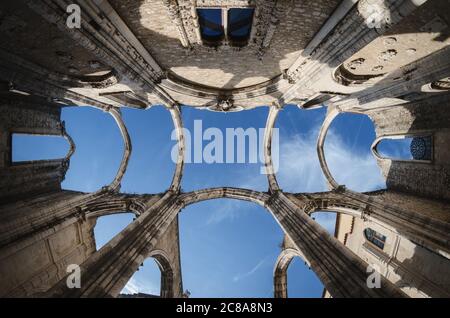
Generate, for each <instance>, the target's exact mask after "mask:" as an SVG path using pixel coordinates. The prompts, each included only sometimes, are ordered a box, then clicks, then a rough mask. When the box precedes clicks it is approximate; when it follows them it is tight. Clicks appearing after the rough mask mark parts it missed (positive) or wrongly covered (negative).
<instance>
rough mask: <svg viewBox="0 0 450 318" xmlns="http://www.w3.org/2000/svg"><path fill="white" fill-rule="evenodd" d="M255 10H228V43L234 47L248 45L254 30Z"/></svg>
mask: <svg viewBox="0 0 450 318" xmlns="http://www.w3.org/2000/svg"><path fill="white" fill-rule="evenodd" d="M253 11H254V10H253V9H250V8H248V9H230V10H228V29H227V31H228V41H229V43H230V44H231V45H234V46H244V45H247V43H248V39H249V38H250V31H251V29H252V21H253Z"/></svg>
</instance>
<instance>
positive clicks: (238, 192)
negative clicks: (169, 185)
mask: <svg viewBox="0 0 450 318" xmlns="http://www.w3.org/2000/svg"><path fill="white" fill-rule="evenodd" d="M269 197H270V196H269V195H268V194H267V193H264V192H259V191H253V190H248V189H241V188H225V187H224V188H209V189H204V190H199V191H192V192H187V193H183V194H181V195H180V197H179V198H180V199H181V200H182V201H183V203H184V204H185V205H191V204H194V203H198V202H201V201H206V200H212V199H220V198H228V199H236V200H242V201H250V202H253V203H256V204H259V205H261V206H263V207H264V206H265V204H266V201H267V200H268V199H269Z"/></svg>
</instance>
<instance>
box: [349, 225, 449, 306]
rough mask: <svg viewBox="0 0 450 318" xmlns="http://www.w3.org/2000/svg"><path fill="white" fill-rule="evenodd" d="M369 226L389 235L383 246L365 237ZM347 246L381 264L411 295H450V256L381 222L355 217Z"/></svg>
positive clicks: (382, 268) (383, 271) (363, 256)
mask: <svg viewBox="0 0 450 318" xmlns="http://www.w3.org/2000/svg"><path fill="white" fill-rule="evenodd" d="M368 227H370V228H372V229H373V230H375V231H377V232H379V233H380V234H382V235H384V236H386V243H385V246H384V249H383V250H381V249H380V248H378V247H377V246H375V245H374V244H372V243H371V242H368V241H367V240H366V238H365V237H364V234H363V232H364V229H365V228H368ZM346 246H347V247H349V248H350V249H351V250H352V251H353V252H354V253H356V254H357V255H358V256H360V257H361V258H362V259H363V260H364V261H366V262H367V263H369V264H375V265H377V266H378V267H379V268H380V271H381V274H382V275H384V276H385V277H386V278H387V279H389V280H390V281H391V282H393V283H394V284H396V285H397V286H399V287H401V288H402V290H403V291H404V292H405V293H406V294H408V295H409V296H411V297H449V296H450V278H449V276H448V275H447V271H448V266H449V261H448V259H446V258H444V257H442V256H439V255H437V254H435V253H433V252H431V251H430V250H427V249H425V248H423V247H421V246H418V245H416V244H414V243H413V242H411V241H409V240H407V239H405V238H404V237H402V236H400V235H398V234H396V233H394V232H392V231H391V230H389V229H387V228H385V227H383V226H381V225H379V224H375V223H373V222H368V221H365V220H363V219H358V218H355V220H354V225H353V231H352V232H351V233H349V234H348V238H347V244H346Z"/></svg>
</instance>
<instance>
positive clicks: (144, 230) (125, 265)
mask: <svg viewBox="0 0 450 318" xmlns="http://www.w3.org/2000/svg"><path fill="white" fill-rule="evenodd" d="M182 207H183V203H182V201H180V200H178V199H177V196H176V195H175V194H174V193H173V192H167V193H166V194H165V195H164V196H163V197H162V198H161V199H160V200H158V201H157V202H156V203H155V204H154V205H152V206H150V207H148V208H147V210H146V211H145V212H144V213H143V214H142V215H140V216H139V217H138V218H137V219H136V220H135V221H134V222H133V223H131V224H130V225H128V226H127V227H126V228H125V229H124V230H123V231H122V232H120V233H119V234H118V235H116V236H115V237H114V238H113V239H112V240H111V241H110V242H109V243H108V244H106V245H105V246H103V247H102V248H101V249H100V250H99V251H97V252H96V253H94V254H93V255H92V256H91V257H90V258H89V259H88V260H87V261H85V262H84V263H83V264H81V265H80V268H81V288H79V289H77V288H74V289H69V288H68V287H67V285H66V278H64V279H62V280H61V281H60V282H59V283H58V284H57V285H55V286H54V287H53V288H51V289H50V290H49V291H47V292H46V293H45V294H44V295H43V296H45V297H77V298H78V297H115V296H117V295H118V294H119V293H120V291H121V290H122V288H123V287H124V286H125V285H126V283H127V282H128V280H129V279H130V278H131V276H132V275H133V274H134V272H135V271H136V270H137V269H138V268H139V266H140V265H141V264H142V262H143V261H144V260H145V258H146V256H148V255H149V252H150V251H151V250H152V249H153V248H154V247H155V245H156V243H157V238H158V237H159V236H160V235H161V234H162V233H164V232H165V231H166V230H167V228H168V227H169V226H170V224H172V222H173V221H174V219H175V218H176V216H177V214H178V212H179V210H180V209H181V208H182Z"/></svg>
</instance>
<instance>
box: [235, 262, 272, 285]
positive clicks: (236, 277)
mask: <svg viewBox="0 0 450 318" xmlns="http://www.w3.org/2000/svg"><path fill="white" fill-rule="evenodd" d="M265 262H266V259H262V260H260V261H259V262H258V263H257V264H256V265H255V266H254V267H253V268H252V269H251V270H249V271H248V272H246V273H243V274H237V275H236V276H234V277H233V282H238V281H240V280H242V279H244V278H247V277H249V276H252V275H253V274H254V273H256V271H257V270H258V269H260V268H261V266H263V265H264V263H265Z"/></svg>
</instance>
